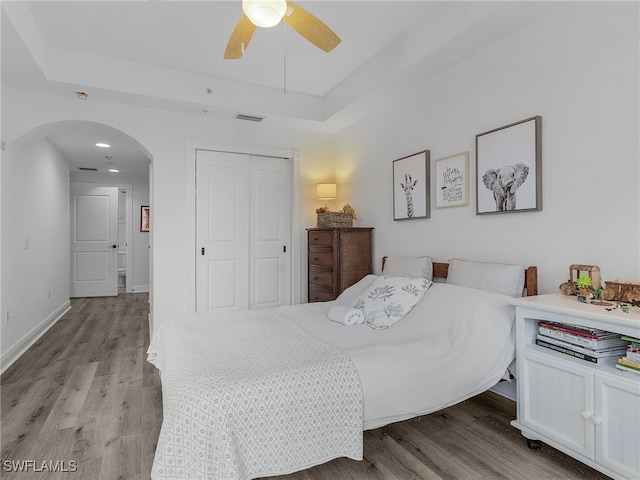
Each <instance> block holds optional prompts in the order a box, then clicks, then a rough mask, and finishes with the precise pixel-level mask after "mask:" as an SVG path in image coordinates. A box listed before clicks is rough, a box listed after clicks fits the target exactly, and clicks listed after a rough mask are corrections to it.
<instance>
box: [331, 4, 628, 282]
mask: <svg viewBox="0 0 640 480" xmlns="http://www.w3.org/2000/svg"><path fill="white" fill-rule="evenodd" d="M638 35H639V33H638V4H637V3H636V2H633V3H631V2H626V3H612V2H603V3H600V2H580V3H578V2H567V3H566V4H565V5H564V6H563V7H562V8H560V9H558V10H556V11H555V12H553V13H551V14H550V15H548V16H547V17H544V18H542V19H541V20H540V21H538V22H537V23H535V24H533V25H531V26H529V27H527V28H525V29H523V30H521V31H519V32H517V33H516V34H514V35H512V36H511V37H510V38H507V39H505V40H502V41H500V42H499V43H497V44H495V45H494V46H493V47H492V48H490V49H487V50H485V51H483V52H482V53H481V54H479V55H476V56H475V57H473V58H470V59H468V60H467V61H465V62H464V63H462V64H459V65H457V66H456V67H454V68H452V69H450V70H449V71H447V72H445V73H444V74H442V75H440V76H437V77H435V78H428V77H425V81H424V83H423V85H422V86H421V87H420V88H419V89H418V90H415V91H410V92H406V95H405V98H404V99H403V100H402V101H400V102H397V103H396V104H395V105H394V106H393V107H389V108H386V109H385V110H384V111H379V112H377V113H376V114H375V115H372V116H370V117H368V118H366V119H364V120H362V121H360V122H359V123H358V124H356V125H353V126H352V127H351V128H348V129H346V130H344V131H342V132H341V133H340V134H339V140H338V142H339V145H338V147H337V151H338V152H340V157H339V159H338V161H337V162H336V176H337V177H338V179H339V180H338V183H339V184H340V183H341V184H342V188H343V190H348V191H349V192H350V193H349V194H348V199H349V201H351V203H352V204H353V205H354V206H355V207H356V208H357V209H358V211H359V213H360V217H361V223H362V224H363V225H371V226H374V227H375V232H374V237H375V256H376V260H378V259H379V258H380V257H381V256H383V255H411V254H421V255H431V256H432V257H433V258H434V259H436V260H438V261H446V260H447V259H449V258H451V257H458V258H466V259H473V260H484V261H498V262H514V263H522V264H525V265H538V266H539V282H540V283H539V285H540V288H541V292H542V293H549V292H556V291H558V286H559V285H560V283H562V282H564V281H566V280H567V279H568V277H569V269H568V267H569V265H570V264H573V263H585V264H593V265H598V266H600V268H601V270H602V274H603V280H612V279H615V278H622V279H627V280H640V255H639V248H640V237H639V232H638V218H639V217H640V213H639V211H640V197H639V183H638V182H639V180H640V170H639V165H640V153H639V132H640V124H639V121H638V111H639V110H638V106H639V94H638V90H639V76H638V74H639V47H638V45H639V42H638V38H639V36H638ZM534 115H541V116H542V164H543V167H542V172H543V179H542V189H543V194H542V197H543V210H542V211H540V212H521V213H511V214H502V215H480V216H476V214H475V195H476V187H475V174H476V172H475V143H474V142H475V135H476V134H478V133H482V132H486V131H488V130H491V129H493V128H497V127H500V126H503V125H507V124H509V123H512V122H516V121H519V120H522V119H525V118H528V117H531V116H534ZM424 149H429V150H430V151H431V159H432V162H431V168H432V170H431V171H432V197H431V198H432V200H431V204H432V209H431V218H430V219H422V220H420V219H417V220H411V221H395V222H394V221H393V210H392V177H391V174H392V167H391V164H392V161H393V160H394V159H397V158H401V157H403V156H406V155H409V154H412V153H415V152H418V151H421V150H424ZM465 150H466V151H469V153H470V167H471V178H472V180H473V183H472V185H471V189H470V198H471V201H470V204H469V206H465V207H457V208H446V209H436V208H435V196H434V194H433V183H434V181H435V180H434V177H433V175H434V174H433V172H434V166H433V165H434V162H433V160H435V159H437V158H440V157H443V156H447V155H451V154H454V153H457V152H461V151H465ZM371 185H375V186H376V188H371ZM483 188H484V187H483ZM376 264H377V267H378V269H379V268H380V265H379V262H378V261H376Z"/></svg>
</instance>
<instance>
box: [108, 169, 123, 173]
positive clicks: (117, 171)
mask: <svg viewBox="0 0 640 480" xmlns="http://www.w3.org/2000/svg"><path fill="white" fill-rule="evenodd" d="M109 171H110V172H111V173H119V172H120V170H118V169H117V168H110V169H109Z"/></svg>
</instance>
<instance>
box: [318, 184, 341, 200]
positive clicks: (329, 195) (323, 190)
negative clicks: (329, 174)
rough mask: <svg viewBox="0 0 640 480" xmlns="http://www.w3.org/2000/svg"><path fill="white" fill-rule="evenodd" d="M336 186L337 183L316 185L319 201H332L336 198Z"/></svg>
mask: <svg viewBox="0 0 640 480" xmlns="http://www.w3.org/2000/svg"><path fill="white" fill-rule="evenodd" d="M336 192H337V188H336V184H335V183H318V184H317V185H316V196H317V197H318V200H332V199H334V198H336Z"/></svg>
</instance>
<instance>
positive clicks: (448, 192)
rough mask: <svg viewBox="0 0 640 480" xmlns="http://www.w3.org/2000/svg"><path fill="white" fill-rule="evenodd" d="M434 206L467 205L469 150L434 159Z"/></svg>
mask: <svg viewBox="0 0 640 480" xmlns="http://www.w3.org/2000/svg"><path fill="white" fill-rule="evenodd" d="M435 163H436V208H445V207H459V206H462V205H469V152H462V153H456V154H455V155H449V156H448V157H442V158H439V159H437V160H436V162H435Z"/></svg>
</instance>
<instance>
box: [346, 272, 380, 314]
mask: <svg viewBox="0 0 640 480" xmlns="http://www.w3.org/2000/svg"><path fill="white" fill-rule="evenodd" d="M376 278H378V276H377V275H373V274H372V273H370V274H369V275H366V276H364V277H362V278H361V279H360V280H358V281H357V282H356V283H354V284H353V285H351V286H350V287H347V288H345V289H344V290H343V291H342V293H341V294H340V295H338V298H336V300H335V302H336V303H337V304H339V305H348V306H351V305H353V302H354V301H355V299H356V298H358V296H359V295H360V294H361V293H362V292H364V291H365V290H366V288H367V287H368V286H369V285H371V284H372V283H373V282H374V281H375V280H376Z"/></svg>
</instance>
